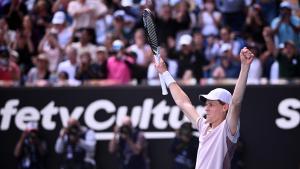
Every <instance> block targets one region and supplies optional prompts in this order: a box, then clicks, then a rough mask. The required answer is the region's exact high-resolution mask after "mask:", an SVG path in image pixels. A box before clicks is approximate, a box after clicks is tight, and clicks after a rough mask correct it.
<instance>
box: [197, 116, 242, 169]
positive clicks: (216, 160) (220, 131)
mask: <svg viewBox="0 0 300 169" xmlns="http://www.w3.org/2000/svg"><path fill="white" fill-rule="evenodd" d="M205 121H206V120H205V119H204V118H199V120H198V121H197V129H198V130H199V133H200V135H199V147H198V155H197V162H196V168H195V169H230V162H231V159H232V156H233V154H234V151H235V148H236V143H237V141H238V138H239V123H238V127H237V131H236V133H235V135H232V134H231V132H230V128H229V125H228V122H227V120H224V121H223V122H222V123H220V124H219V126H217V127H216V128H214V129H212V130H211V131H210V132H207V129H208V127H209V124H208V123H207V124H206V123H205Z"/></svg>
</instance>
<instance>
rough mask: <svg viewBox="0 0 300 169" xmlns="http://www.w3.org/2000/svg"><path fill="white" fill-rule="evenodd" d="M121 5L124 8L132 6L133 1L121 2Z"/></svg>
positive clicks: (122, 0) (124, 0) (125, 0)
mask: <svg viewBox="0 0 300 169" xmlns="http://www.w3.org/2000/svg"><path fill="white" fill-rule="evenodd" d="M121 5H122V6H124V7H128V6H132V5H133V1H132V0H121Z"/></svg>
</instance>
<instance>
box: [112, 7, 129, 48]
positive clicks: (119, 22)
mask: <svg viewBox="0 0 300 169" xmlns="http://www.w3.org/2000/svg"><path fill="white" fill-rule="evenodd" d="M125 17H126V13H125V11H124V10H117V11H115V12H114V14H113V19H114V20H113V25H112V27H111V28H110V29H109V33H111V34H112V35H113V38H114V39H120V40H122V41H123V42H125V44H127V43H128V40H129V39H131V37H132V36H131V31H130V29H128V28H127V27H128V26H127V25H128V23H126V20H125Z"/></svg>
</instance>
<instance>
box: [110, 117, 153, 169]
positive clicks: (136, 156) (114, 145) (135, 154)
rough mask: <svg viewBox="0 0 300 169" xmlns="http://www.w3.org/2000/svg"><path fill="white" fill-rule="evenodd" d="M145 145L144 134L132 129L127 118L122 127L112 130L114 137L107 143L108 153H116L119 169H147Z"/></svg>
mask: <svg viewBox="0 0 300 169" xmlns="http://www.w3.org/2000/svg"><path fill="white" fill-rule="evenodd" d="M146 149H147V143H146V139H145V137H144V134H143V133H142V132H141V131H139V130H138V129H136V128H133V127H132V124H131V120H130V118H129V117H128V116H126V117H124V119H123V120H122V126H121V127H120V128H118V127H117V126H116V127H115V129H114V137H113V139H112V140H111V141H110V142H109V152H110V153H116V152H117V153H118V157H119V159H120V167H119V168H120V169H148V168H149V164H148V156H147V154H146V153H147V152H146Z"/></svg>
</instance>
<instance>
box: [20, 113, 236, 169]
mask: <svg viewBox="0 0 300 169" xmlns="http://www.w3.org/2000/svg"><path fill="white" fill-rule="evenodd" d="M193 131H194V129H193V128H192V124H191V123H189V122H183V123H182V124H181V126H180V127H179V128H178V129H176V130H175V131H174V133H175V134H174V135H175V137H174V138H172V139H171V140H170V146H169V148H167V149H169V150H167V151H168V154H170V169H194V168H195V164H196V156H197V149H198V139H197V137H196V136H194V135H193ZM99 144H102V143H101V142H99ZM96 146H97V140H96V134H95V132H94V131H93V130H92V129H89V128H87V127H86V126H83V125H82V124H80V122H79V121H78V120H76V119H73V118H70V119H69V120H68V121H67V123H66V126H65V127H63V128H62V129H61V130H60V132H59V135H58V136H57V139H56V142H55V144H54V145H52V144H49V142H48V143H47V140H46V139H45V138H44V137H43V134H41V131H40V130H39V129H38V123H37V122H34V121H29V122H28V123H26V128H25V130H24V131H23V132H22V134H21V136H20V137H19V139H18V141H17V143H16V146H15V150H14V157H15V158H16V162H17V163H16V166H17V167H16V168H18V169H47V168H50V167H49V166H51V164H49V158H50V154H49V153H50V152H51V149H54V150H55V155H56V156H57V157H58V158H59V159H60V160H59V161H58V164H57V165H58V168H60V169H96V168H98V167H99V164H98V166H97V163H96V162H97V161H99V159H97V157H96V156H95V154H96V153H97V148H96ZM107 149H108V152H109V153H110V154H111V155H113V156H115V157H116V158H115V161H114V162H115V164H116V165H115V166H116V168H118V169H150V166H151V157H150V156H149V141H148V140H147V139H146V137H145V134H144V132H143V131H141V130H140V129H139V128H138V127H134V126H133V125H132V121H131V118H130V117H129V116H124V117H123V118H122V123H121V125H120V126H118V125H116V126H115V127H114V131H113V137H112V139H111V140H110V141H109V144H108V147H107ZM101 151H103V150H101ZM233 164H235V163H233ZM102 165H103V164H102ZM52 167H53V166H52Z"/></svg>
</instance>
